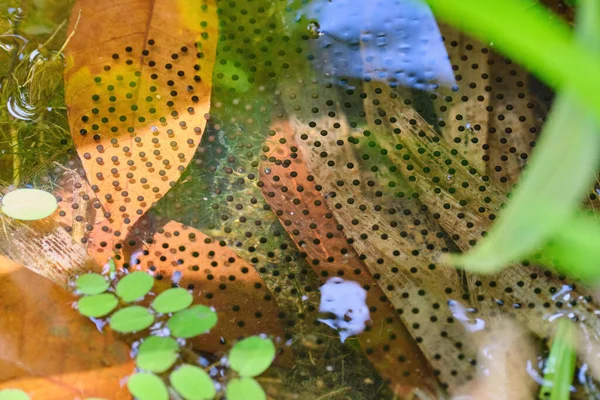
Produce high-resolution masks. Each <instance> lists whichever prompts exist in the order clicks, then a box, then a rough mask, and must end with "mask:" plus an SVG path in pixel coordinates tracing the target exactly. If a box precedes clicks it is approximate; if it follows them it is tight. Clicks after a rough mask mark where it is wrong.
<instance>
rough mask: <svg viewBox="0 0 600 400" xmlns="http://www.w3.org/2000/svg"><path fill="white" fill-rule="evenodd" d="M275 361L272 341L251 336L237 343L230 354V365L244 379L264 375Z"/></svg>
mask: <svg viewBox="0 0 600 400" xmlns="http://www.w3.org/2000/svg"><path fill="white" fill-rule="evenodd" d="M274 359H275V345H274V344H273V342H272V341H271V340H270V339H263V338H261V337H258V336H251V337H249V338H246V339H244V340H241V341H239V342H237V343H236V344H235V345H234V346H233V348H232V349H231V352H230V353H229V365H230V366H231V369H233V370H234V371H236V372H237V373H238V374H240V376H242V377H252V376H257V375H260V374H262V373H263V372H265V371H266V369H267V368H269V366H270V365H271V363H272V362H273V360H274Z"/></svg>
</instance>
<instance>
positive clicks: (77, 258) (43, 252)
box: [0, 188, 93, 288]
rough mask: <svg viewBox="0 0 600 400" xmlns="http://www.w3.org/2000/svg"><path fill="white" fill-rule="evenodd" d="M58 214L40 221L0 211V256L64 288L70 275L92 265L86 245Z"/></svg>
mask: <svg viewBox="0 0 600 400" xmlns="http://www.w3.org/2000/svg"><path fill="white" fill-rule="evenodd" d="M0 190H2V189H1V188H0ZM57 215H58V213H54V214H53V215H52V216H50V217H48V218H44V219H42V220H39V221H19V220H15V219H12V218H9V217H7V216H5V215H4V214H2V213H0V256H1V255H3V256H5V257H7V258H9V259H11V260H12V261H14V262H17V263H18V264H21V265H24V266H25V267H26V268H28V269H30V270H31V271H33V272H35V273H37V274H39V275H41V276H44V277H46V278H48V279H50V280H51V281H53V282H54V283H56V284H58V285H59V286H62V287H64V288H66V287H67V286H68V283H69V280H70V279H71V278H72V277H73V276H75V275H77V274H78V273H81V272H82V271H84V270H86V269H89V268H91V267H92V264H93V263H92V262H91V261H90V260H89V259H88V256H87V254H86V251H85V248H83V247H82V246H81V245H80V244H78V243H76V242H75V241H74V240H73V238H72V236H71V235H70V234H69V233H68V232H67V231H66V230H65V229H64V228H63V227H62V226H61V224H60V223H58V221H56V220H55V216H57Z"/></svg>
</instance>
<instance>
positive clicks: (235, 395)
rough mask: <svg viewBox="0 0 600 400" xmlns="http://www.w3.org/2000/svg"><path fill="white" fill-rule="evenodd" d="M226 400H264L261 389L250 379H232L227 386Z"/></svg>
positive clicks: (264, 396)
mask: <svg viewBox="0 0 600 400" xmlns="http://www.w3.org/2000/svg"><path fill="white" fill-rule="evenodd" d="M226 396H227V400H266V398H267V395H266V394H265V391H264V390H263V388H262V387H260V385H259V384H258V382H256V381H255V380H254V379H252V378H242V379H233V380H232V381H230V382H229V383H228V384H227V389H226Z"/></svg>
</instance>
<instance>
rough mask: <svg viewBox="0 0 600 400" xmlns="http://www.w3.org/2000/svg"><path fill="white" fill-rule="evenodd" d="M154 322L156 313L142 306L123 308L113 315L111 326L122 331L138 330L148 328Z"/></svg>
mask: <svg viewBox="0 0 600 400" xmlns="http://www.w3.org/2000/svg"><path fill="white" fill-rule="evenodd" d="M152 322H154V315H152V314H150V311H148V309H147V308H145V307H142V306H131V307H127V308H123V309H121V310H119V311H117V312H116V313H114V314H113V315H112V317H111V318H110V327H111V328H112V329H113V330H115V331H117V332H121V333H131V332H138V331H141V330H143V329H146V328H147V327H149V326H150V325H152Z"/></svg>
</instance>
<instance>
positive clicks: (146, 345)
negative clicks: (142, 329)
mask: <svg viewBox="0 0 600 400" xmlns="http://www.w3.org/2000/svg"><path fill="white" fill-rule="evenodd" d="M178 353H179V345H178V344H177V342H176V341H175V339H173V338H172V337H169V336H164V337H163V336H150V337H148V338H146V339H144V341H143V342H142V344H141V345H140V348H139V351H138V355H137V357H136V359H135V363H136V365H137V366H138V368H140V369H145V370H147V371H150V372H157V373H160V372H165V371H166V370H168V369H169V368H171V366H172V365H173V364H174V363H175V361H176V360H177V356H178Z"/></svg>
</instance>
